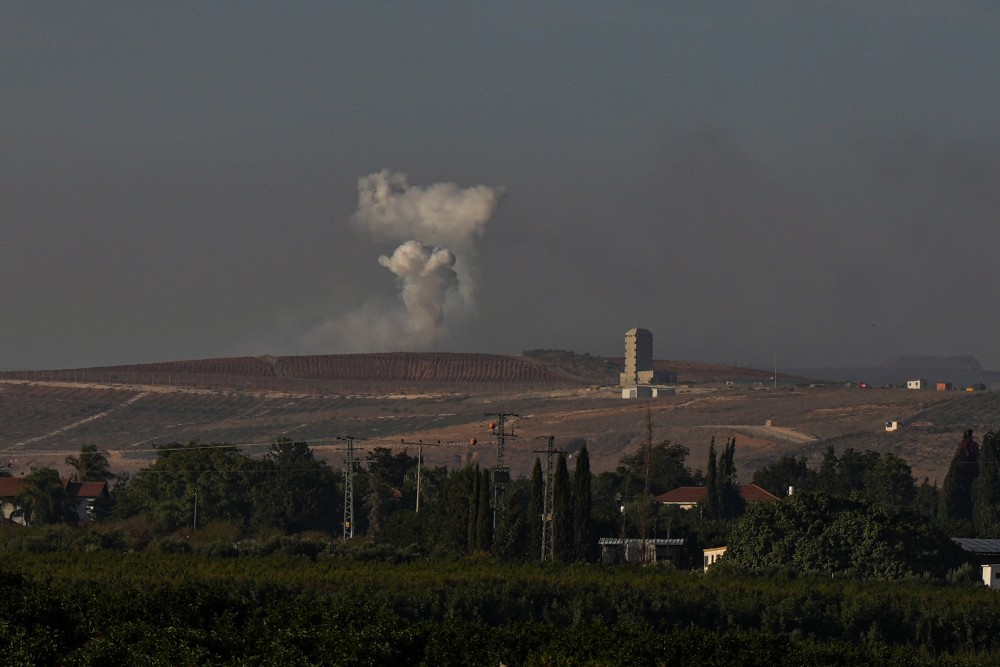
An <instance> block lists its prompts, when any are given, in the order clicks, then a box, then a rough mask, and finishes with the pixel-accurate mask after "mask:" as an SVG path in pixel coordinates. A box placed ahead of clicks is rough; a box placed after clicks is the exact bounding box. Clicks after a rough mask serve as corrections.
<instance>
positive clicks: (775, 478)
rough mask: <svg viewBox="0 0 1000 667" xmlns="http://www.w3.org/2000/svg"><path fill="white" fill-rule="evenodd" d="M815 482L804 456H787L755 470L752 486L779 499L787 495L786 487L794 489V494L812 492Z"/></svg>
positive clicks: (814, 476)
mask: <svg viewBox="0 0 1000 667" xmlns="http://www.w3.org/2000/svg"><path fill="white" fill-rule="evenodd" d="M816 480H817V473H816V471H814V470H810V469H809V465H808V459H806V457H805V456H803V457H796V456H794V455H787V454H786V455H784V456H782V457H781V458H780V459H778V460H777V461H775V462H774V463H771V464H770V465H766V466H764V467H763V468H758V469H757V470H755V471H754V473H753V478H752V481H753V483H754V484H756V485H757V486H759V487H761V488H763V489H766V490H768V491H770V492H771V493H773V494H774V495H776V496H778V497H779V498H784V497H785V496H787V495H788V487H792V488H794V489H795V491H796V492H802V491H813V490H815V488H816Z"/></svg>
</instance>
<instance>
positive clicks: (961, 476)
mask: <svg viewBox="0 0 1000 667" xmlns="http://www.w3.org/2000/svg"><path fill="white" fill-rule="evenodd" d="M977 477H979V443H978V442H976V440H975V438H973V437H972V429H969V430H967V431H966V432H965V433H964V434H963V435H962V441H961V442H960V443H958V447H957V448H956V449H955V454H954V456H953V457H952V459H951V464H950V465H949V466H948V473H947V474H946V475H945V478H944V484H942V486H941V504H940V506H939V510H938V517H939V519H940V520H941V521H956V520H957V521H963V520H964V521H971V520H972V509H973V502H972V486H973V483H974V482H975V480H976V478H977Z"/></svg>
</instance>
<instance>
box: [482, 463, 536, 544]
mask: <svg viewBox="0 0 1000 667" xmlns="http://www.w3.org/2000/svg"><path fill="white" fill-rule="evenodd" d="M528 495H529V489H528V487H527V484H526V481H525V480H523V479H521V480H514V481H513V482H512V483H511V485H510V486H509V487H508V489H507V497H506V499H505V501H504V512H503V517H502V519H501V521H500V524H499V525H498V526H497V527H496V530H495V531H493V544H492V550H493V553H494V554H495V555H496V557H497V558H499V559H500V560H502V561H512V560H516V559H523V558H524V557H525V549H526V548H527V541H528V540H527V516H526V515H525V510H526V508H527V505H528ZM529 557H530V556H529ZM535 558H537V556H535Z"/></svg>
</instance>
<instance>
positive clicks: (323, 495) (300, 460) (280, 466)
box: [247, 440, 339, 532]
mask: <svg viewBox="0 0 1000 667" xmlns="http://www.w3.org/2000/svg"><path fill="white" fill-rule="evenodd" d="M247 467H248V470H250V471H253V473H254V474H252V475H251V477H250V478H251V479H252V480H253V484H252V485H251V486H250V498H251V500H252V502H253V524H254V526H255V527H257V528H265V527H272V528H279V529H281V530H282V531H285V532H301V531H303V530H327V531H333V530H335V529H336V527H337V526H338V525H339V519H338V505H339V495H338V493H337V488H336V477H335V475H334V473H333V471H332V470H330V468H329V466H327V464H326V463H325V462H324V461H320V460H318V459H316V457H315V455H314V453H313V451H312V449H310V447H309V445H308V443H305V442H292V441H290V440H282V441H280V442H278V443H275V444H273V445H271V448H270V450H268V452H267V454H265V455H264V457H263V459H261V460H260V461H254V462H253V463H251V464H248V466H247Z"/></svg>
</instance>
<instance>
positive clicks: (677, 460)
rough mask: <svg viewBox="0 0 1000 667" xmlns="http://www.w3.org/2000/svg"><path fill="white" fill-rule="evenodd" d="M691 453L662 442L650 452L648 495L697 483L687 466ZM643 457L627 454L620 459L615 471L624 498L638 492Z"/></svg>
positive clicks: (641, 477) (642, 453) (642, 475)
mask: <svg viewBox="0 0 1000 667" xmlns="http://www.w3.org/2000/svg"><path fill="white" fill-rule="evenodd" d="M689 453H690V451H689V450H688V448H687V447H684V446H683V445H674V444H670V442H669V441H664V442H661V443H659V444H654V445H652V446H651V447H650V449H649V457H650V461H649V469H650V475H649V493H651V494H652V495H654V496H657V495H659V494H661V493H664V492H666V491H670V490H671V489H675V488H677V487H678V486H690V485H692V484H695V483H696V482H697V481H698V480H696V477H695V475H694V474H692V472H691V470H690V469H689V468H688V467H687V465H686V461H687V457H688V454H689ZM645 471H646V456H645V452H644V451H639V452H636V453H635V454H628V455H625V456H623V457H622V458H621V460H620V461H619V467H618V470H617V473H618V475H619V476H620V477H621V478H622V488H621V489H620V490H619V493H621V494H622V495H623V496H627V497H632V496H634V495H636V494H638V493H641V491H642V489H643V483H644V480H645Z"/></svg>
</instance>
